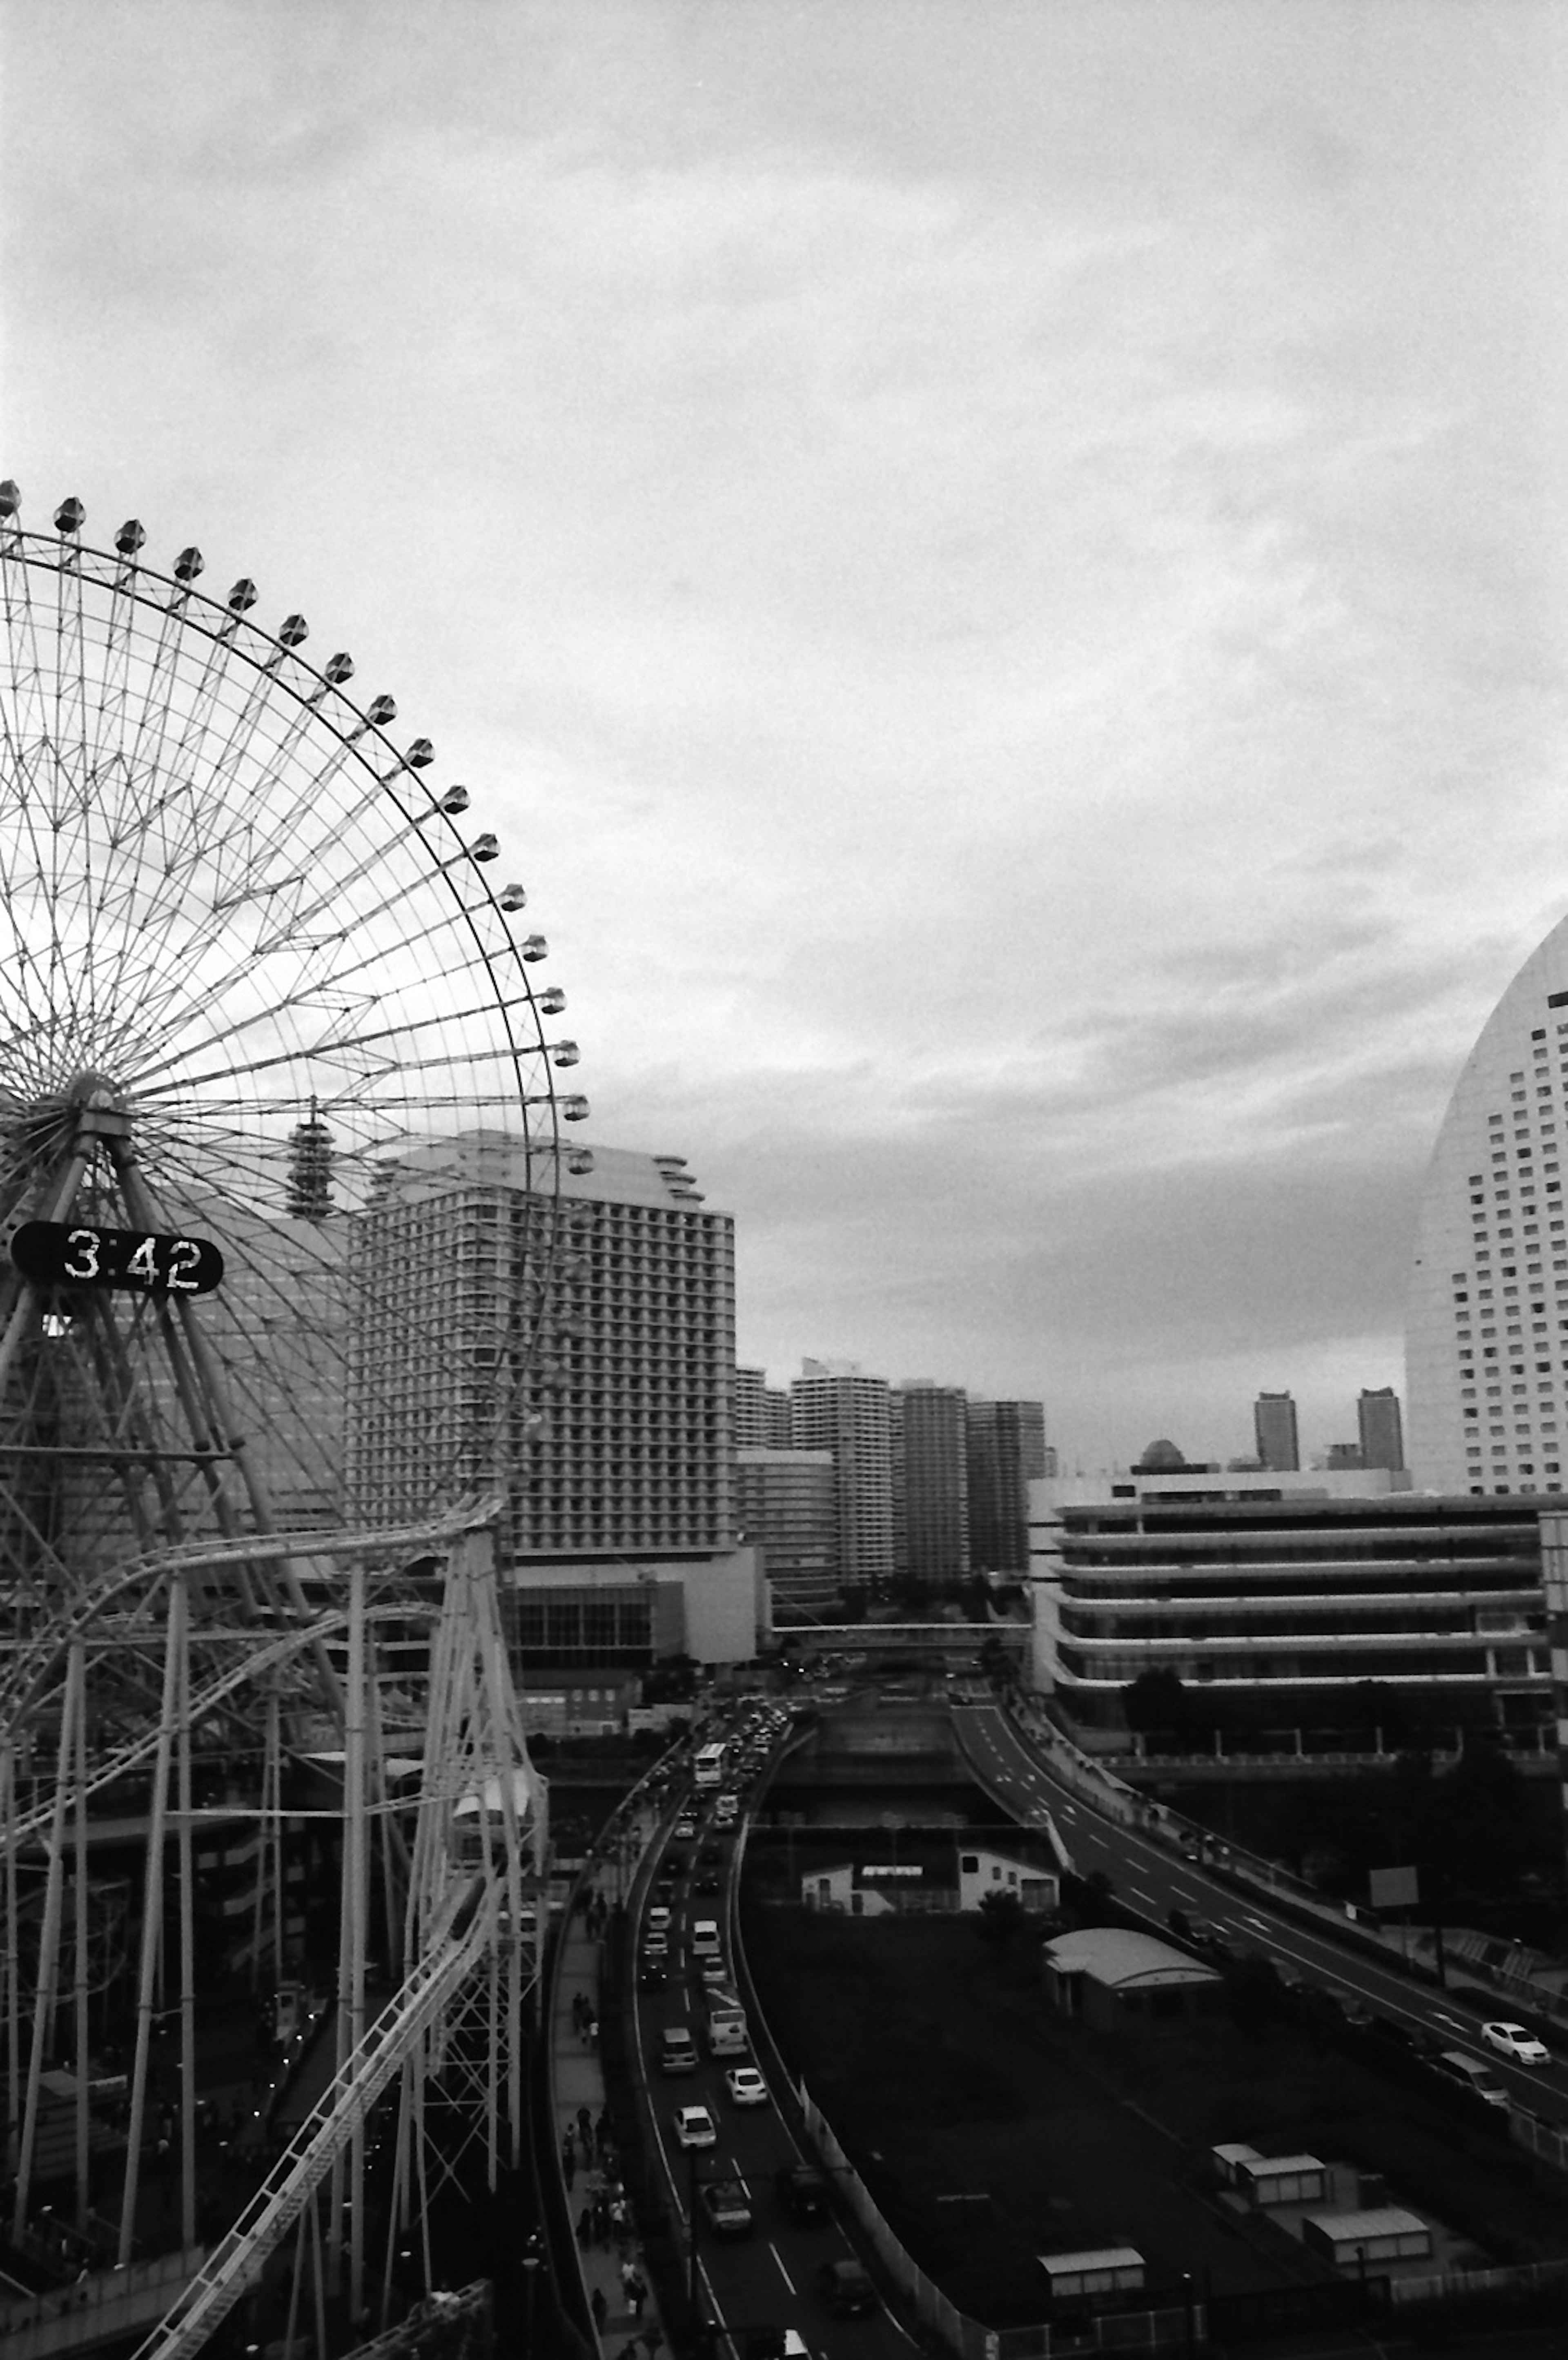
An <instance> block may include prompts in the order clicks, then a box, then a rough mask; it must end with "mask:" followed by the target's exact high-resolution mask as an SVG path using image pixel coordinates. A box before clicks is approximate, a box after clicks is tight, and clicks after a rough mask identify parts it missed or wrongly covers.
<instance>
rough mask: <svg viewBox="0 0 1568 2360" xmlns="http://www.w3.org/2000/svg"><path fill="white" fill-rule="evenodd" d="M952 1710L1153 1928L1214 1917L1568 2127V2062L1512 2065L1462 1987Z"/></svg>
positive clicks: (1012, 1732)
mask: <svg viewBox="0 0 1568 2360" xmlns="http://www.w3.org/2000/svg"><path fill="white" fill-rule="evenodd" d="M952 1711H953V1725H954V1729H955V1731H956V1732H957V1735H958V1738H959V1744H960V1745H961V1746H962V1748H963V1751H964V1754H965V1755H966V1757H967V1759H968V1761H969V1763H970V1767H971V1768H972V1769H973V1771H974V1773H975V1775H976V1777H977V1778H978V1779H979V1781H980V1783H981V1785H982V1786H984V1787H985V1789H986V1791H987V1792H988V1793H989V1794H991V1795H992V1797H994V1798H995V1799H996V1801H997V1802H998V1803H1000V1804H1001V1805H1002V1806H1003V1808H1005V1809H1006V1810H1008V1811H1009V1812H1011V1813H1012V1815H1013V1817H1014V1819H1018V1820H1019V1821H1021V1822H1022V1823H1023V1824H1024V1825H1025V1826H1027V1827H1045V1826H1047V1825H1054V1827H1055V1829H1056V1831H1057V1835H1058V1841H1059V1842H1060V1845H1061V1847H1062V1849H1063V1850H1064V1851H1065V1852H1066V1853H1067V1855H1068V1857H1069V1860H1070V1862H1071V1865H1072V1868H1073V1870H1074V1873H1075V1874H1078V1875H1080V1876H1087V1875H1090V1874H1092V1873H1093V1872H1094V1871H1095V1870H1096V1869H1099V1870H1102V1871H1103V1873H1104V1874H1106V1875H1107V1876H1108V1877H1109V1878H1110V1880H1111V1882H1112V1884H1113V1885H1114V1887H1115V1890H1116V1896H1117V1898H1118V1900H1120V1901H1123V1902H1124V1903H1126V1904H1127V1905H1128V1906H1129V1907H1132V1908H1134V1909H1136V1910H1138V1911H1140V1912H1141V1913H1142V1914H1144V1915H1145V1916H1146V1917H1148V1918H1149V1920H1150V1921H1151V1926H1152V1928H1154V1929H1155V1930H1157V1931H1161V1930H1163V1929H1164V1927H1165V1924H1166V1919H1167V1916H1168V1912H1169V1911H1170V1910H1172V1909H1181V1910H1185V1912H1186V1913H1187V1915H1188V1917H1190V1918H1201V1919H1206V1920H1207V1922H1208V1923H1209V1924H1210V1925H1212V1926H1213V1927H1215V1928H1218V1930H1219V1931H1220V1932H1221V1933H1222V1934H1223V1935H1224V1936H1225V1938H1226V1939H1227V1940H1228V1941H1229V1942H1230V1943H1231V1945H1232V1946H1233V1948H1234V1949H1235V1950H1255V1951H1258V1952H1260V1953H1261V1954H1262V1955H1263V1956H1264V1957H1266V1958H1268V1959H1272V1960H1273V1961H1274V1962H1275V1964H1276V1966H1277V1967H1279V1968H1281V1969H1284V1970H1288V1972H1291V1973H1292V1974H1294V1975H1296V1976H1299V1977H1300V1978H1302V1979H1304V1980H1305V1981H1307V1982H1310V1983H1316V1984H1318V1985H1319V1986H1320V1987H1321V1988H1322V1989H1323V1990H1325V1991H1328V1992H1330V1993H1332V1994H1333V1995H1334V1996H1335V1997H1336V1998H1339V1999H1341V2000H1345V1999H1356V2000H1360V2001H1362V2002H1364V2003H1365V2005H1367V2006H1368V2007H1370V2008H1372V2009H1373V2010H1374V2011H1375V2012H1376V2014H1377V2015H1378V2016H1385V2017H1387V2018H1388V2019H1389V2020H1390V2021H1391V2022H1393V2023H1395V2024H1398V2025H1400V2026H1402V2027H1405V2028H1406V2029H1407V2030H1408V2031H1409V2032H1412V2033H1418V2034H1420V2035H1421V2036H1422V2037H1423V2038H1430V2039H1431V2040H1433V2041H1435V2042H1436V2043H1437V2044H1438V2046H1439V2047H1441V2048H1446V2049H1464V2050H1465V2051H1466V2052H1467V2053H1468V2054H1470V2055H1471V2056H1474V2057H1476V2058H1481V2059H1484V2060H1485V2061H1486V2064H1487V2065H1488V2066H1489V2067H1490V2068H1491V2069H1492V2070H1493V2071H1494V2072H1495V2073H1496V2074H1497V2079H1498V2080H1499V2081H1501V2082H1502V2084H1503V2086H1504V2088H1505V2089H1506V2090H1507V2091H1508V2097H1509V2099H1510V2101H1511V2102H1512V2103H1514V2104H1515V2105H1518V2106H1519V2107H1522V2108H1523V2109H1524V2110H1525V2111H1527V2112H1528V2113H1530V2114H1537V2115H1539V2116H1540V2117H1541V2120H1542V2121H1545V2122H1551V2123H1554V2124H1568V2070H1565V2068H1564V2065H1563V2062H1562V2060H1557V2059H1554V2060H1553V2062H1552V2064H1551V2065H1549V2066H1538V2067H1530V2066H1523V2065H1512V2064H1510V2063H1509V2062H1508V2060H1507V2059H1506V2058H1503V2057H1499V2056H1497V2054H1496V2053H1495V2052H1494V2051H1493V2050H1491V2049H1485V2048H1483V2046H1482V2043H1481V2037H1480V2026H1481V2021H1482V2019H1481V2017H1480V2016H1477V2015H1476V2014H1475V2012H1474V2011H1473V2010H1471V2009H1470V2008H1469V2007H1467V2006H1466V2005H1465V2003H1464V2001H1463V2000H1461V1999H1459V1998H1457V1997H1455V1996H1454V1994H1452V1993H1450V1992H1445V1991H1443V1990H1442V1989H1441V1988H1440V1987H1439V1986H1436V1985H1430V1984H1428V1983H1424V1982H1419V1981H1417V1980H1416V1979H1415V1978H1414V1977H1412V1976H1408V1975H1405V1974H1402V1973H1401V1972H1400V1971H1399V1970H1398V1967H1397V1966H1393V1965H1390V1966H1387V1967H1385V1966H1382V1965H1380V1964H1379V1962H1378V1961H1376V1959H1372V1958H1368V1957H1367V1956H1366V1955H1365V1952H1364V1951H1362V1950H1360V1949H1359V1948H1358V1947H1354V1946H1353V1945H1352V1944H1350V1943H1349V1942H1344V1941H1340V1940H1338V1939H1336V1938H1335V1936H1334V1934H1333V1933H1332V1930H1331V1929H1329V1928H1322V1929H1319V1928H1316V1927H1310V1926H1306V1925H1303V1924H1302V1923H1300V1922H1299V1920H1298V1919H1297V1918H1296V1917H1293V1916H1290V1915H1289V1914H1288V1913H1287V1912H1285V1911H1283V1910H1280V1909H1278V1908H1277V1907H1273V1906H1272V1905H1271V1903H1270V1900H1269V1897H1268V1896H1267V1895H1266V1894H1265V1893H1262V1892H1259V1891H1256V1890H1255V1889H1253V1888H1250V1887H1249V1888H1248V1889H1247V1890H1245V1892H1238V1891H1237V1889H1236V1887H1235V1885H1234V1884H1233V1883H1231V1882H1229V1881H1222V1880H1220V1879H1219V1878H1217V1877H1215V1876H1212V1875H1211V1874H1208V1873H1207V1872H1206V1871H1205V1870H1204V1868H1203V1867H1202V1866H1201V1863H1197V1862H1194V1861H1189V1860H1186V1859H1183V1858H1182V1857H1181V1855H1180V1854H1179V1852H1174V1851H1173V1850H1172V1848H1171V1845H1170V1842H1169V1841H1168V1839H1165V1840H1162V1839H1161V1838H1159V1837H1157V1836H1154V1835H1149V1834H1146V1833H1144V1832H1143V1831H1141V1830H1138V1829H1136V1828H1130V1827H1124V1826H1123V1825H1122V1824H1121V1823H1120V1822H1119V1821H1118V1820H1114V1819H1107V1818H1105V1817H1103V1816H1102V1814H1101V1813H1100V1812H1098V1811H1096V1810H1095V1809H1094V1808H1093V1807H1092V1806H1091V1804H1090V1803H1089V1802H1087V1801H1086V1800H1085V1799H1084V1797H1083V1796H1082V1794H1081V1793H1080V1792H1079V1791H1078V1790H1077V1789H1075V1788H1074V1787H1073V1786H1069V1784H1068V1783H1067V1781H1066V1780H1065V1779H1064V1778H1062V1777H1060V1776H1058V1775H1054V1774H1053V1773H1052V1772H1051V1771H1050V1770H1049V1769H1048V1768H1047V1766H1046V1765H1045V1763H1044V1762H1042V1760H1041V1758H1040V1756H1039V1754H1037V1753H1036V1751H1035V1749H1034V1748H1033V1747H1032V1746H1031V1745H1030V1744H1029V1743H1028V1742H1027V1740H1026V1739H1025V1737H1024V1736H1023V1734H1022V1733H1021V1732H1020V1731H1019V1730H1018V1729H1017V1727H1016V1726H1015V1724H1014V1721H1012V1720H1011V1719H1010V1717H1009V1716H1008V1714H1007V1713H1006V1712H1004V1711H1003V1710H1002V1708H1001V1707H1000V1706H999V1705H996V1704H993V1703H991V1702H989V1701H988V1702H984V1703H981V1702H967V1701H961V1700H960V1699H957V1698H955V1699H953V1704H952ZM1492 2014H1493V2015H1494V2016H1497V2017H1501V2018H1506V2017H1507V2016H1508V2002H1507V2001H1506V2000H1505V1999H1501V1998H1499V1999H1498V2001H1497V2006H1496V2008H1495V2010H1493V2011H1492Z"/></svg>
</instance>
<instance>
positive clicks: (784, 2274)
mask: <svg viewBox="0 0 1568 2360" xmlns="http://www.w3.org/2000/svg"><path fill="white" fill-rule="evenodd" d="M768 2251H769V2253H770V2254H772V2256H773V2259H774V2261H775V2262H777V2264H778V2266H779V2276H780V2278H783V2280H784V2284H785V2286H786V2287H788V2289H789V2290H790V2292H791V2294H796V2293H798V2292H799V2289H798V2288H797V2287H796V2285H795V2280H794V2279H793V2278H791V2276H790V2274H789V2272H788V2271H787V2270H786V2269H785V2267H784V2256H783V2255H782V2254H781V2253H780V2251H779V2249H778V2247H777V2246H776V2245H773V2243H772V2241H771V2240H770V2242H769V2245H768Z"/></svg>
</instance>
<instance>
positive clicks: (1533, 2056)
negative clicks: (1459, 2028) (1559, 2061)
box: [1481, 2024, 1552, 2065]
mask: <svg viewBox="0 0 1568 2360" xmlns="http://www.w3.org/2000/svg"><path fill="white" fill-rule="evenodd" d="M1481 2038H1482V2039H1483V2040H1484V2041H1485V2042H1486V2046H1487V2048H1488V2049H1496V2050H1497V2054H1498V2056H1499V2057H1506V2058H1508V2060H1509V2062H1510V2063H1511V2064H1515V2065H1550V2064H1551V2062H1552V2051H1551V2049H1548V2047H1547V2045H1546V2043H1545V2041H1544V2040H1538V2039H1537V2038H1536V2037H1535V2035H1534V2033H1533V2032H1527V2031H1526V2029H1525V2027H1524V2026H1523V2025H1522V2024H1484V2025H1483V2026H1482V2027H1481Z"/></svg>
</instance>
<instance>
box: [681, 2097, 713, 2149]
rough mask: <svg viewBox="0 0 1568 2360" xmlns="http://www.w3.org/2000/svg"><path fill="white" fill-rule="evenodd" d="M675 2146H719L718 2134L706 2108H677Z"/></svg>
mask: <svg viewBox="0 0 1568 2360" xmlns="http://www.w3.org/2000/svg"><path fill="white" fill-rule="evenodd" d="M675 2144H676V2146H677V2147H717V2146H718V2131H717V2130H716V2129H715V2128H714V2125H713V2116H712V2115H711V2114H709V2113H708V2111H707V2107H706V2106H677V2107H676V2108H675Z"/></svg>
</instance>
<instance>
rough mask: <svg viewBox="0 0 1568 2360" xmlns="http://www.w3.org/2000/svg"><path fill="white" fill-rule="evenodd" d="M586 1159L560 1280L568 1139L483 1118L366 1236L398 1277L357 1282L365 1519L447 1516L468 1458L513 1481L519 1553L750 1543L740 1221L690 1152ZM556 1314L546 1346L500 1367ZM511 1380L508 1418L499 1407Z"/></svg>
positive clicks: (623, 1555) (386, 1269)
mask: <svg viewBox="0 0 1568 2360" xmlns="http://www.w3.org/2000/svg"><path fill="white" fill-rule="evenodd" d="M586 1160H587V1159H585V1158H584V1157H583V1156H582V1154H581V1152H580V1151H574V1152H573V1157H572V1163H571V1164H568V1163H566V1162H565V1160H563V1164H562V1168H561V1170H560V1173H559V1175H558V1185H559V1188H560V1194H561V1196H562V1198H563V1200H564V1203H565V1210H564V1215H563V1218H564V1220H565V1225H566V1227H567V1229H568V1230H569V1238H568V1246H569V1251H568V1254H567V1257H566V1259H567V1261H568V1262H569V1263H570V1264H571V1265H572V1269H571V1273H570V1275H569V1276H568V1277H567V1278H566V1279H565V1283H564V1284H561V1285H559V1286H557V1284H556V1282H555V1281H554V1279H552V1280H551V1281H550V1283H549V1285H548V1288H547V1286H546V1272H545V1268H544V1252H545V1243H546V1240H547V1239H548V1238H549V1236H550V1234H551V1225H550V1221H549V1192H550V1191H551V1190H553V1189H554V1186H555V1185H556V1183H557V1175H556V1173H555V1172H554V1168H553V1164H551V1162H550V1160H549V1158H548V1155H547V1153H542V1151H541V1150H540V1149H539V1148H538V1147H537V1146H534V1147H532V1148H530V1147H528V1146H527V1145H525V1143H524V1142H521V1140H515V1139H512V1138H510V1136H508V1135H507V1134H506V1133H504V1132H501V1131H469V1132H465V1133H463V1134H461V1135H460V1136H459V1137H457V1138H455V1139H449V1140H443V1141H437V1142H432V1143H431V1144H430V1145H429V1146H427V1147H423V1148H420V1149H417V1150H415V1151H414V1152H413V1153H411V1154H410V1155H408V1156H406V1157H404V1158H403V1159H402V1160H401V1161H400V1163H399V1164H396V1165H395V1166H391V1167H389V1172H388V1176H387V1181H386V1185H385V1186H384V1188H383V1189H382V1191H381V1193H380V1195H379V1197H378V1202H377V1204H376V1205H375V1207H374V1208H373V1209H372V1210H371V1211H370V1212H368V1213H367V1214H366V1215H365V1216H364V1217H363V1219H362V1221H361V1222H360V1224H359V1226H358V1234H357V1236H356V1240H355V1244H354V1249H353V1251H354V1253H355V1255H356V1258H357V1259H359V1260H361V1261H363V1262H365V1263H367V1265H372V1266H373V1267H374V1269H375V1270H376V1271H377V1272H378V1273H379V1277H380V1283H379V1284H377V1285H375V1286H367V1287H361V1288H359V1289H358V1290H357V1291H356V1295H355V1300H356V1303H357V1302H362V1303H365V1304H366V1305H367V1306H369V1308H368V1310H367V1314H366V1317H365V1318H364V1320H363V1321H362V1324H361V1329H360V1332H359V1334H358V1335H357V1337H356V1350H357V1353H358V1355H359V1358H360V1363H361V1365H362V1367H363V1368H364V1369H365V1370H366V1371H376V1372H377V1382H376V1383H375V1384H374V1385H370V1384H368V1383H367V1384H366V1385H365V1386H363V1387H362V1388H361V1389H360V1390H359V1391H358V1392H357V1393H356V1395H355V1396H354V1398H353V1399H352V1400H351V1404H350V1417H349V1448H348V1489H349V1497H350V1501H351V1502H352V1512H353V1513H354V1514H355V1515H356V1516H357V1517H358V1518H360V1519H361V1520H362V1521H364V1522H367V1523H370V1524H386V1523H396V1522H400V1521H402V1520H403V1519H405V1518H411V1517H413V1516H417V1515H420V1514H422V1513H426V1512H427V1511H428V1510H429V1509H430V1508H431V1506H432V1505H433V1504H434V1502H433V1498H432V1496H431V1490H432V1485H433V1482H434V1481H436V1480H437V1477H438V1474H439V1477H440V1480H443V1481H444V1483H445V1484H446V1485H447V1486H448V1487H450V1485H451V1482H452V1480H453V1474H454V1470H455V1473H456V1476H457V1478H458V1479H459V1480H463V1481H466V1483H468V1484H470V1485H473V1486H476V1487H477V1486H479V1485H484V1484H489V1483H495V1484H497V1485H498V1486H499V1488H500V1489H501V1490H502V1491H504V1493H505V1496H506V1502H507V1506H506V1513H505V1516H504V1518H503V1522H502V1525H501V1528H500V1548H501V1555H502V1558H503V1561H504V1562H510V1563H511V1564H518V1563H521V1562H526V1561H528V1560H530V1559H541V1558H545V1559H552V1560H556V1561H560V1560H563V1559H579V1560H581V1559H592V1558H608V1559H611V1560H615V1561H618V1562H623V1561H625V1560H628V1559H631V1560H637V1559H641V1558H647V1557H668V1556H671V1555H678V1554H681V1553H684V1552H695V1553H704V1552H718V1551H725V1550H728V1549H729V1548H730V1547H731V1546H733V1540H734V1529H735V1505H734V1491H733V1482H734V1448H733V1434H732V1423H731V1420H732V1404H733V1394H734V1360H735V1278H734V1225H733V1223H732V1221H731V1220H730V1218H729V1216H728V1215H727V1214H723V1213H710V1212H707V1211H705V1210H704V1209H703V1208H702V1207H703V1200H702V1197H701V1196H700V1195H699V1194H698V1193H697V1191H696V1188H695V1187H694V1186H693V1185H692V1183H691V1180H690V1177H689V1175H688V1174H687V1172H686V1170H685V1163H684V1160H683V1159H681V1158H679V1157H673V1156H653V1155H641V1154H634V1153H629V1152H628V1151H626V1150H624V1149H620V1148H598V1149H596V1150H593V1151H591V1165H592V1168H591V1170H588V1171H583V1170H578V1169H574V1168H573V1166H574V1165H575V1164H580V1163H582V1162H584V1161H586ZM542 1315H543V1322H544V1327H545V1331H546V1332H545V1340H544V1342H543V1346H542V1348H541V1349H539V1350H538V1351H537V1352H536V1353H535V1355H534V1357H533V1358H532V1361H531V1362H530V1364H529V1365H528V1366H527V1367H526V1368H525V1369H523V1370H521V1371H520V1377H519V1380H518V1381H516V1382H511V1383H508V1382H505V1381H504V1380H503V1381H501V1382H498V1365H503V1366H504V1361H505V1357H506V1356H508V1355H510V1354H512V1353H514V1352H516V1351H517V1349H518V1347H519V1343H520V1339H521V1338H525V1337H527V1336H529V1335H531V1334H532V1331H533V1329H534V1328H535V1327H536V1326H537V1325H538V1323H539V1322H540V1320H541V1317H542ZM498 1395H499V1397H500V1398H501V1399H502V1400H503V1401H504V1403H505V1404H506V1411H505V1415H504V1418H503V1422H502V1424H501V1426H499V1428H497V1427H496V1426H494V1425H493V1423H488V1422H487V1421H486V1420H485V1419H484V1417H483V1416H482V1415H479V1413H481V1412H482V1410H483V1407H484V1404H490V1403H494V1402H495V1401H496V1399H497V1398H498ZM466 1420H467V1421H470V1422H471V1423H472V1426H473V1432H474V1443H473V1451H472V1454H471V1463H467V1464H465V1463H463V1459H462V1454H461V1451H460V1450H459V1451H458V1452H457V1454H456V1456H455V1452H454V1443H455V1440H456V1441H457V1442H459V1443H460V1441H461V1437H462V1434H463V1431H464V1427H465V1421H466ZM629 1578H631V1577H630V1575H629Z"/></svg>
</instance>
